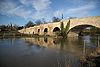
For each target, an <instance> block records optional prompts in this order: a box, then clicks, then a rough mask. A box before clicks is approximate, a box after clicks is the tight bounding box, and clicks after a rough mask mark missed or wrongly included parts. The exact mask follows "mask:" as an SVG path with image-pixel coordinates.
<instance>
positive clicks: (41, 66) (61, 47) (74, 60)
mask: <svg viewBox="0 0 100 67" xmlns="http://www.w3.org/2000/svg"><path fill="white" fill-rule="evenodd" d="M98 47H100V36H82V37H71V38H70V37H68V38H66V39H60V38H52V37H45V38H5V39H0V67H83V66H82V65H81V63H80V57H81V56H84V55H89V54H91V53H92V52H94V51H95V50H96V48H98Z"/></svg>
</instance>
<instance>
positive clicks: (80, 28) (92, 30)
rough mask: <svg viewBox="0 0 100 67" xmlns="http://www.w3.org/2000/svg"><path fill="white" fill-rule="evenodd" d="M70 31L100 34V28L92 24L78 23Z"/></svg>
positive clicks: (83, 33)
mask: <svg viewBox="0 0 100 67" xmlns="http://www.w3.org/2000/svg"><path fill="white" fill-rule="evenodd" d="M70 32H74V33H77V34H78V35H79V36H81V35H95V34H100V29H99V28H97V27H95V26H92V25H78V26H75V27H73V28H72V29H70V31H69V33H70Z"/></svg>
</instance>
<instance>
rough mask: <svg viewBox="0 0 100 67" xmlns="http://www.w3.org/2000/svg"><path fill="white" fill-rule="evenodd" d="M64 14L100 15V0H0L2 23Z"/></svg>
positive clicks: (24, 21)
mask: <svg viewBox="0 0 100 67" xmlns="http://www.w3.org/2000/svg"><path fill="white" fill-rule="evenodd" d="M62 14H63V15H64V18H65V19H66V18H68V17H88V16H100V0H0V25H1V24H9V23H10V22H11V23H13V24H17V25H25V24H26V23H27V22H28V21H29V20H31V21H33V22H34V21H35V20H37V19H41V18H45V20H46V21H51V20H52V17H54V16H55V17H59V18H61V15H62Z"/></svg>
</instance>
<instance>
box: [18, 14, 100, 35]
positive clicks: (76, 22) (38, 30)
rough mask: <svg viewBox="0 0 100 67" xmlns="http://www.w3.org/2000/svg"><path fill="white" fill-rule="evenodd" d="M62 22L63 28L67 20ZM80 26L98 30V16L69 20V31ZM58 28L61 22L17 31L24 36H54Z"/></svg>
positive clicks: (99, 19) (99, 26) (99, 20)
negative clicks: (89, 26)
mask: <svg viewBox="0 0 100 67" xmlns="http://www.w3.org/2000/svg"><path fill="white" fill-rule="evenodd" d="M62 21H63V24H64V27H65V26H66V25H67V23H68V21H69V20H62ZM80 25H82V26H84V25H91V26H94V27H97V28H100V16H94V17H86V18H74V19H70V27H69V31H70V30H71V29H72V28H74V27H76V26H80ZM60 27H61V22H54V23H47V24H40V25H38V26H34V27H29V28H24V29H22V30H19V32H20V33H24V34H38V35H44V34H47V35H54V33H55V32H56V31H58V30H60V29H61V28H60Z"/></svg>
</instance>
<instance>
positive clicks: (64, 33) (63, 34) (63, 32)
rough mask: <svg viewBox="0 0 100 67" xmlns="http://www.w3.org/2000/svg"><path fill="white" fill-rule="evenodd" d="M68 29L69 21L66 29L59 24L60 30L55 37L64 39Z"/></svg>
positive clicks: (62, 24)
mask: <svg viewBox="0 0 100 67" xmlns="http://www.w3.org/2000/svg"><path fill="white" fill-rule="evenodd" d="M69 27H70V20H69V21H68V23H67V25H66V27H64V23H63V22H61V25H60V28H61V30H60V31H59V32H57V33H56V35H57V36H61V37H63V38H66V37H67V34H68V30H69Z"/></svg>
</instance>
